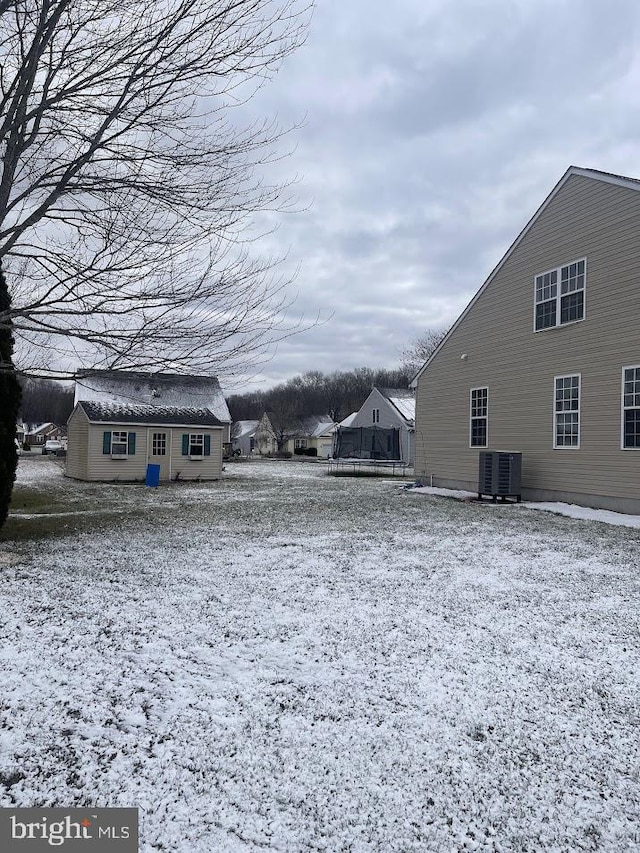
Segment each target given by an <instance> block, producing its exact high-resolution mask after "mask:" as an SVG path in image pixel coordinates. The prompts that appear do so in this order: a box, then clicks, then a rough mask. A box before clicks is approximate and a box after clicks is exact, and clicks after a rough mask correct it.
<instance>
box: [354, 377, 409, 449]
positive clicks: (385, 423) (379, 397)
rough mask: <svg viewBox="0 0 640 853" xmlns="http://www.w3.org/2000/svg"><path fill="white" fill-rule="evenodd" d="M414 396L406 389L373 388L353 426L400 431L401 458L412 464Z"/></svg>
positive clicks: (357, 414)
mask: <svg viewBox="0 0 640 853" xmlns="http://www.w3.org/2000/svg"><path fill="white" fill-rule="evenodd" d="M415 407H416V404H415V398H414V394H413V391H410V390H409V389H407V388H373V389H372V391H371V393H370V394H369V396H368V397H367V399H366V400H365V401H364V403H363V404H362V406H361V407H360V409H359V411H358V412H357V413H356V415H355V417H354V418H353V420H352V421H351V423H350V424H349V426H350V427H353V428H356V427H364V428H367V429H368V428H372V427H373V428H376V429H385V430H389V429H397V430H399V458H400V461H401V462H404V463H405V464H406V465H413V451H414V428H415V410H416V409H415Z"/></svg>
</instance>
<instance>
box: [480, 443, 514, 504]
mask: <svg viewBox="0 0 640 853" xmlns="http://www.w3.org/2000/svg"><path fill="white" fill-rule="evenodd" d="M521 479H522V453H511V452H506V451H503V450H483V451H481V452H480V460H479V471H478V500H482V496H483V495H489V496H490V497H491V499H492V500H493V502H494V503H495V502H496V501H497V499H498V498H500V499H501V500H503V501H504V500H505V498H515V499H516V501H517V502H518V503H520V500H521V499H522V488H521Z"/></svg>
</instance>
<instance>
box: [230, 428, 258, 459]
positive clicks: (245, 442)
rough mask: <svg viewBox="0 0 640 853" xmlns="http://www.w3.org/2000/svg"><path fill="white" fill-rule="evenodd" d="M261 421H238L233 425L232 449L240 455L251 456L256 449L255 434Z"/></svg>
mask: <svg viewBox="0 0 640 853" xmlns="http://www.w3.org/2000/svg"><path fill="white" fill-rule="evenodd" d="M259 424H260V421H236V422H235V423H234V424H233V426H232V427H231V450H232V452H233V453H234V454H236V455H239V456H250V455H251V453H253V451H254V449H255V444H256V441H255V434H256V430H257V429H258V425H259Z"/></svg>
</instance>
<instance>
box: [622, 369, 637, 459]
mask: <svg viewBox="0 0 640 853" xmlns="http://www.w3.org/2000/svg"><path fill="white" fill-rule="evenodd" d="M622 447H623V448H625V447H629V448H633V447H640V366H635V367H623V369H622Z"/></svg>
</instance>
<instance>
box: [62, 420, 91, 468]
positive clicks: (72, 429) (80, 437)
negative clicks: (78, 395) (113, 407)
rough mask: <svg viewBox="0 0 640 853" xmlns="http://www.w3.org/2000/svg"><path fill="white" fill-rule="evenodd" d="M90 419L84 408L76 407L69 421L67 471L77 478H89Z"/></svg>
mask: <svg viewBox="0 0 640 853" xmlns="http://www.w3.org/2000/svg"><path fill="white" fill-rule="evenodd" d="M88 447H89V421H88V420H87V416H86V415H85V413H84V412H83V411H82V409H74V411H73V412H72V413H71V415H70V417H69V420H68V422H67V459H66V468H65V473H66V475H67V477H73V478H74V479H76V480H86V479H87V451H88Z"/></svg>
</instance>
